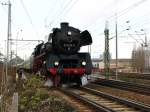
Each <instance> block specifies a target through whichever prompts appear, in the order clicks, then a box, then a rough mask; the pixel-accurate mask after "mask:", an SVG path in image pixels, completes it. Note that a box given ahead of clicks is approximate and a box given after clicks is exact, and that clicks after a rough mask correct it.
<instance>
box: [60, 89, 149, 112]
mask: <svg viewBox="0 0 150 112" xmlns="http://www.w3.org/2000/svg"><path fill="white" fill-rule="evenodd" d="M60 90H61V91H62V92H63V93H65V94H67V95H69V96H71V97H74V98H76V99H78V100H79V101H81V102H84V103H86V104H87V105H89V106H90V107H93V109H94V110H95V111H96V112H149V110H150V107H149V106H146V105H143V104H140V103H136V102H133V101H129V100H125V99H121V98H118V97H114V96H112V95H109V94H106V93H102V92H99V91H96V90H94V89H91V88H88V87H81V88H70V89H60Z"/></svg>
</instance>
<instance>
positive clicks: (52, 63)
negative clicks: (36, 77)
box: [32, 22, 92, 86]
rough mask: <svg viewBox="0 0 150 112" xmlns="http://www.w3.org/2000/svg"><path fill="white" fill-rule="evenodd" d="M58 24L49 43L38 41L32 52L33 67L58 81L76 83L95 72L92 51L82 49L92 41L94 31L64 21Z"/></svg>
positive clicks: (50, 36)
mask: <svg viewBox="0 0 150 112" xmlns="http://www.w3.org/2000/svg"><path fill="white" fill-rule="evenodd" d="M60 26H61V27H60V28H54V29H53V30H52V33H50V34H49V38H48V41H47V42H46V43H41V44H38V45H37V46H36V47H35V49H34V52H33V53H32V57H33V62H32V71H33V72H34V73H36V72H38V71H40V74H41V75H44V76H46V77H48V78H50V79H51V80H52V82H53V84H54V85H56V86H57V85H59V84H65V83H76V84H77V85H81V78H82V77H83V76H84V75H89V74H91V71H92V62H91V56H90V54H89V53H88V52H79V50H80V48H81V47H82V46H86V45H90V44H92V37H91V35H90V33H89V32H88V31H87V30H85V31H83V32H81V31H80V30H79V29H76V28H74V27H71V26H69V23H66V22H63V23H61V24H60Z"/></svg>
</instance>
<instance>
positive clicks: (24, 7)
mask: <svg viewBox="0 0 150 112" xmlns="http://www.w3.org/2000/svg"><path fill="white" fill-rule="evenodd" d="M20 3H21V5H22V7H23V9H24V11H25V13H26V15H27V17H28V19H29V22H30V24H31V26H32V28H33V29H34V31H35V34H36V36H38V37H39V34H38V32H37V30H36V29H35V26H34V24H33V22H32V18H31V16H30V14H29V12H28V10H27V8H26V6H25V4H24V2H23V0H20Z"/></svg>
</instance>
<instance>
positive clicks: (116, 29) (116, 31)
mask: <svg viewBox="0 0 150 112" xmlns="http://www.w3.org/2000/svg"><path fill="white" fill-rule="evenodd" d="M115 33H116V80H117V79H118V23H117V14H116V28H115Z"/></svg>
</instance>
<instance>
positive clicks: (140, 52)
mask: <svg viewBox="0 0 150 112" xmlns="http://www.w3.org/2000/svg"><path fill="white" fill-rule="evenodd" d="M132 67H133V69H134V70H136V71H137V72H143V71H144V67H145V50H144V49H143V47H139V48H138V49H136V50H135V49H134V50H133V51H132Z"/></svg>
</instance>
